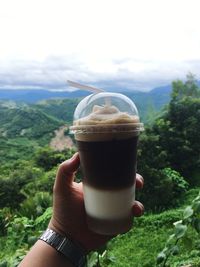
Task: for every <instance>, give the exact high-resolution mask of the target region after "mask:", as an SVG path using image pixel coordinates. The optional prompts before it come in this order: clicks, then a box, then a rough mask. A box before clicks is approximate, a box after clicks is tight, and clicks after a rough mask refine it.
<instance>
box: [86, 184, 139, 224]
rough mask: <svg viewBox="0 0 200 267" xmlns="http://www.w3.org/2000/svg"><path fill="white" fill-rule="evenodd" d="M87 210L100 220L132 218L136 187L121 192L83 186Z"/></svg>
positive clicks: (90, 214)
mask: <svg viewBox="0 0 200 267" xmlns="http://www.w3.org/2000/svg"><path fill="white" fill-rule="evenodd" d="M83 191H84V201H85V209H86V212H87V214H88V215H89V216H91V217H95V218H98V219H107V220H110V219H122V218H125V217H128V216H130V214H131V209H132V206H133V203H134V200H135V186H132V187H129V188H125V189H120V190H102V189H96V188H94V187H91V186H88V185H85V184H84V185H83Z"/></svg>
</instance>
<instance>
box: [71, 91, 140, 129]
mask: <svg viewBox="0 0 200 267" xmlns="http://www.w3.org/2000/svg"><path fill="white" fill-rule="evenodd" d="M126 125H127V126H128V127H129V129H132V130H133V129H134V130H136V129H137V131H142V130H143V124H142V123H140V119H139V115H138V110H137V107H136V105H135V104H134V102H133V101H132V100H131V99H130V98H128V97H127V96H125V95H123V94H119V93H110V92H101V93H97V94H92V95H89V96H87V97H85V98H84V99H83V100H82V101H81V102H80V103H79V104H78V106H77V107H76V110H75V112H74V123H73V126H71V127H70V130H71V132H72V133H76V132H77V131H79V132H80V131H84V132H88V131H90V130H89V129H91V130H92V131H93V132H94V129H96V131H97V132H99V131H100V132H102V131H110V129H111V128H113V126H115V127H117V128H118V130H119V128H121V129H125V128H126V130H127V127H126ZM130 126H131V127H130Z"/></svg>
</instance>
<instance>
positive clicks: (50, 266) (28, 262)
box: [18, 240, 74, 267]
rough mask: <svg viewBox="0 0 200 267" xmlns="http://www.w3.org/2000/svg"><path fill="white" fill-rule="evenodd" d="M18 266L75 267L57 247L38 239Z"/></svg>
mask: <svg viewBox="0 0 200 267" xmlns="http://www.w3.org/2000/svg"><path fill="white" fill-rule="evenodd" d="M18 267H74V266H73V265H72V264H71V263H70V262H69V261H68V260H67V258H66V257H65V256H64V255H62V254H61V253H60V252H58V251H57V250H56V249H54V248H53V247H51V246H50V245H48V244H46V243H45V242H44V241H42V240H38V241H37V242H36V243H35V245H34V246H33V247H32V249H31V250H30V251H29V253H28V254H27V255H26V256H25V258H24V259H23V261H22V262H21V263H20V265H19V266H18Z"/></svg>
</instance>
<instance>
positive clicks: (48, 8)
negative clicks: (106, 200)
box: [0, 0, 200, 90]
mask: <svg viewBox="0 0 200 267" xmlns="http://www.w3.org/2000/svg"><path fill="white" fill-rule="evenodd" d="M199 10H200V1H199V0H0V88H47V89H48V88H51V89H65V88H67V85H66V80H67V79H70V80H75V81H79V82H82V83H86V84H91V85H98V84H99V85H101V86H106V84H107V82H109V84H112V83H113V84H114V85H115V84H116V85H117V86H121V87H127V88H132V89H139V90H148V89H151V88H153V87H157V86H160V85H165V84H169V83H170V82H171V81H172V80H173V79H178V78H179V79H183V78H185V76H186V74H187V73H188V72H192V73H194V74H196V77H197V78H200V15H199Z"/></svg>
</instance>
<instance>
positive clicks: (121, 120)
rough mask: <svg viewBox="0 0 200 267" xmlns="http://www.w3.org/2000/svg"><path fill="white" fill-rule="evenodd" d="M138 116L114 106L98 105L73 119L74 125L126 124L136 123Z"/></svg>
mask: <svg viewBox="0 0 200 267" xmlns="http://www.w3.org/2000/svg"><path fill="white" fill-rule="evenodd" d="M138 122H139V117H138V116H136V115H135V116H133V115H129V114H128V113H126V112H121V111H119V109H118V108H117V107H115V106H108V105H105V106H98V105H95V106H94V107H93V110H92V112H91V113H90V114H89V115H88V116H86V117H84V118H81V119H78V120H76V121H74V126H78V125H99V124H126V123H138Z"/></svg>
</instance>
